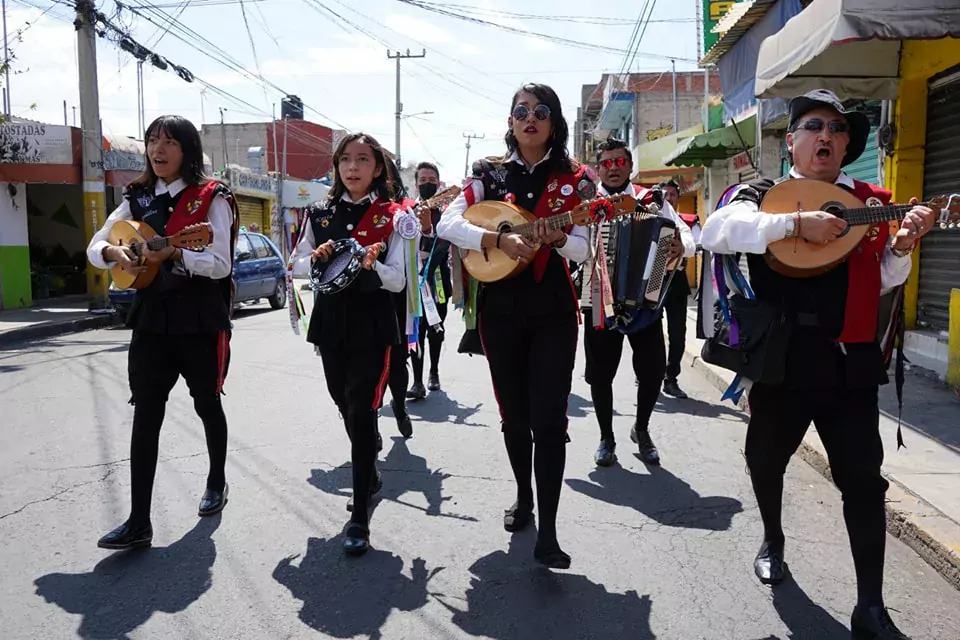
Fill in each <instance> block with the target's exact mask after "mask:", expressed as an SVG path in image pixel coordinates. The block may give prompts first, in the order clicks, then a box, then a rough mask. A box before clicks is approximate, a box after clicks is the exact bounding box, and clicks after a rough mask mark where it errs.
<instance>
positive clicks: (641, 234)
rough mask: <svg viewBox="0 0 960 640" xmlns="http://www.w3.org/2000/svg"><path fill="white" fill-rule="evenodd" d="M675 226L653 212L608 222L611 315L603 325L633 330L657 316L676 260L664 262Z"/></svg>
mask: <svg viewBox="0 0 960 640" xmlns="http://www.w3.org/2000/svg"><path fill="white" fill-rule="evenodd" d="M676 233H677V225H676V224H675V223H674V222H673V220H670V219H668V218H664V217H662V216H659V215H657V214H656V213H646V212H644V213H641V212H637V213H633V214H630V215H626V216H620V217H619V218H617V219H615V220H613V221H611V222H610V232H609V237H608V240H607V259H608V261H609V263H610V264H611V265H612V269H611V271H610V286H611V289H612V294H613V315H612V316H608V317H607V318H606V320H607V324H608V325H609V326H611V327H613V328H614V329H616V330H617V331H620V332H621V333H626V334H630V333H634V332H636V331H639V330H640V329H643V328H645V327H647V326H649V325H651V324H653V323H654V322H656V321H657V320H659V318H660V311H661V309H662V307H663V301H664V298H665V297H666V294H667V289H668V288H669V286H670V282H671V280H672V279H673V275H674V273H676V268H677V267H678V266H679V260H674V261H672V262H669V263H668V260H667V249H668V247H669V245H670V241H671V240H672V239H673V238H674V237H676Z"/></svg>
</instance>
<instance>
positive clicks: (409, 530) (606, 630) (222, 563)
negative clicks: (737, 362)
mask: <svg viewBox="0 0 960 640" xmlns="http://www.w3.org/2000/svg"><path fill="white" fill-rule="evenodd" d="M458 315H459V314H454V313H452V314H451V318H452V319H453V320H452V321H451V322H450V325H451V327H450V332H451V340H450V343H449V344H448V345H447V347H446V349H445V352H444V354H443V361H442V368H441V376H442V379H443V383H444V391H443V392H440V393H436V394H433V395H431V396H430V397H429V398H428V399H427V400H426V401H424V402H422V403H419V404H417V405H412V407H411V413H412V414H414V415H415V416H416V421H415V434H414V437H413V439H411V440H409V441H407V442H404V441H403V440H402V439H399V437H398V434H397V433H396V429H395V423H394V421H393V418H392V416H391V415H390V413H389V409H387V410H386V412H385V415H384V416H383V417H382V418H381V430H382V432H383V434H384V437H385V447H384V451H383V453H382V455H381V460H382V463H381V468H382V470H383V473H384V490H383V493H382V499H381V500H380V502H379V504H378V506H377V508H376V511H375V513H374V516H373V521H372V529H373V534H372V542H373V544H374V546H375V550H373V551H372V552H371V553H369V554H367V555H366V556H365V557H363V558H360V559H347V558H344V557H343V555H342V553H341V550H340V537H339V536H340V532H341V529H342V527H343V525H344V523H345V522H346V520H347V515H348V514H347V512H346V510H345V504H346V501H347V495H348V494H349V486H350V469H349V464H348V460H349V448H348V443H347V439H346V436H345V434H344V432H343V426H342V423H341V421H340V420H339V418H338V416H337V413H336V410H335V408H334V406H333V404H332V403H331V402H330V400H329V398H328V397H327V394H326V390H325V386H324V382H323V373H322V370H321V367H320V360H319V358H317V357H316V356H315V355H314V354H313V353H312V350H311V349H310V348H309V347H308V345H307V344H306V343H304V342H303V340H302V337H299V338H298V337H296V336H294V335H293V333H292V332H291V330H290V327H289V323H288V317H287V315H286V312H285V311H276V312H271V311H268V310H265V309H258V308H254V309H250V310H247V311H244V312H242V313H240V315H239V317H238V318H237V321H236V330H235V334H234V340H233V353H234V355H233V364H232V368H231V372H230V377H229V378H228V380H227V387H226V390H227V394H228V395H227V396H226V397H225V400H224V402H225V406H226V410H227V416H228V420H229V424H230V430H231V435H230V453H229V457H228V461H227V478H228V482H229V483H230V486H231V493H230V502H229V505H228V506H227V508H226V510H225V511H224V512H223V514H222V517H219V518H213V519H198V518H197V516H196V508H197V503H198V501H199V498H200V495H201V493H202V490H203V485H204V478H205V476H206V466H207V461H206V450H205V445H204V440H203V431H202V428H201V426H200V423H199V421H198V419H197V418H196V416H195V414H194V413H193V408H192V402H191V401H190V398H189V395H188V394H187V392H186V388H185V387H184V386H183V384H182V383H181V384H180V385H178V387H177V388H176V390H175V391H174V394H173V396H172V398H171V401H170V404H169V405H168V409H167V417H166V423H165V425H164V432H163V435H162V438H161V461H160V465H159V469H158V473H157V482H156V487H155V494H154V508H153V525H154V531H155V538H154V545H155V546H154V547H153V548H152V549H150V550H147V551H140V552H132V553H117V554H110V553H107V552H104V551H101V550H99V549H97V548H96V540H97V538H98V537H99V536H100V535H102V534H103V533H104V532H106V531H108V530H109V529H111V528H113V527H114V526H116V525H117V524H119V523H120V522H122V521H123V520H124V518H125V517H126V513H127V509H128V505H129V502H128V500H129V498H128V491H129V473H128V462H127V458H128V447H129V431H130V420H131V417H132V407H130V406H129V405H128V404H127V400H128V399H129V392H128V389H127V385H126V359H127V355H126V350H127V342H128V340H129V334H128V332H127V331H125V330H123V329H114V330H102V331H95V332H89V333H83V334H76V335H72V336H66V337H62V338H57V339H51V340H48V341H45V342H39V343H35V344H33V345H30V346H28V347H26V348H22V347H21V348H7V349H5V350H0V442H2V447H0V478H2V479H0V543H2V547H0V548H2V564H0V637H2V638H5V639H19V638H44V639H46V638H68V637H73V636H80V637H85V638H122V637H135V638H191V639H193V638H230V639H239V638H257V639H264V638H301V637H333V638H354V637H356V638H388V639H394V638H398V639H400V638H418V639H419V638H472V637H480V638H494V639H503V640H507V639H511V640H512V639H524V640H526V639H541V638H542V639H547V638H549V639H560V640H567V639H574V638H577V639H593V638H597V639H601V638H602V639H606V638H631V639H646V638H661V639H667V640H674V639H676V640H695V639H700V638H704V639H710V640H713V639H727V638H730V639H735V640H768V639H772V638H780V639H786V638H798V639H816V640H827V639H831V638H848V637H849V631H848V630H847V629H848V625H849V616H850V612H851V610H852V609H853V606H854V604H855V597H856V596H855V586H854V575H853V565H852V562H851V559H850V554H849V549H848V543H847V538H846V533H845V531H844V527H843V521H842V515H841V503H840V497H839V494H838V492H837V491H836V490H835V489H834V487H833V486H832V485H831V484H829V483H828V482H827V481H825V480H824V479H823V478H822V477H821V476H820V475H819V474H817V473H816V472H815V471H813V470H812V469H810V468H809V467H807V466H806V465H805V464H804V463H803V462H802V461H800V460H799V459H797V460H795V461H794V463H793V464H792V465H791V467H790V470H789V472H788V477H787V482H786V495H785V500H784V502H785V507H784V509H785V517H784V522H785V526H786V529H787V536H788V547H787V554H788V556H787V559H788V563H789V564H790V567H791V570H792V572H793V576H794V579H793V580H791V581H789V582H788V583H786V584H784V585H782V586H781V587H778V588H776V589H772V590H771V589H770V588H767V587H763V586H762V585H760V584H758V583H757V581H756V579H755V578H754V576H753V571H752V567H751V562H752V559H753V555H754V553H755V552H756V549H757V546H758V544H759V540H760V534H761V527H760V522H759V517H758V514H757V511H756V507H755V505H754V502H753V498H752V495H751V490H750V483H749V478H748V477H747V475H746V472H745V465H744V460H743V457H742V447H743V436H744V430H745V425H744V421H743V416H742V415H741V414H740V413H739V412H738V411H736V410H734V409H732V408H730V406H729V405H720V404H718V400H719V398H718V396H719V394H718V393H717V392H716V390H715V389H714V388H712V387H710V386H708V385H707V384H706V382H705V381H703V380H702V379H700V378H699V377H698V376H697V374H695V373H691V372H684V374H683V375H682V376H681V384H682V386H683V387H684V388H685V389H686V390H687V391H688V392H689V393H690V394H691V396H692V399H690V400H687V401H677V400H674V399H671V398H666V397H664V398H662V401H661V404H660V405H659V406H658V407H657V413H656V415H655V417H654V422H653V426H652V433H653V435H654V438H655V440H656V442H657V444H658V446H659V447H660V451H661V455H662V457H663V462H664V464H663V467H662V468H659V469H655V468H654V469H648V468H646V467H645V466H644V465H643V464H642V463H641V462H640V461H639V460H638V459H636V457H634V455H633V452H634V449H633V448H632V446H631V445H630V442H629V438H628V431H629V427H630V424H631V418H630V414H631V413H632V412H633V400H632V397H633V394H634V386H633V379H632V375H630V373H629V372H628V368H627V366H626V365H627V362H628V360H627V358H624V363H623V364H624V366H623V367H622V368H621V375H620V376H619V378H618V379H617V382H616V396H617V403H618V404H617V408H618V410H619V411H620V412H621V414H622V415H620V416H619V417H617V418H616V430H617V436H618V438H619V441H620V451H619V454H620V465H618V466H616V467H614V468H610V469H603V470H597V469H595V468H594V465H593V462H592V456H593V452H594V449H595V447H596V445H597V441H598V431H597V427H596V423H595V421H594V417H593V412H592V408H591V406H590V402H589V392H588V390H587V387H586V385H585V383H584V382H583V380H582V377H581V374H582V369H583V367H582V360H581V362H580V363H579V364H578V368H577V375H576V377H575V381H574V395H573V397H572V398H571V402H570V415H571V427H570V434H571V437H572V439H573V441H572V442H571V443H570V445H569V449H568V463H567V472H566V486H565V487H564V493H563V497H562V500H561V510H560V519H559V535H560V541H561V543H562V544H563V546H564V548H565V549H566V550H567V551H568V552H569V553H570V554H571V555H572V556H573V566H572V567H571V569H570V570H569V571H563V572H550V571H547V570H545V569H542V568H540V567H538V566H537V565H536V564H535V563H534V562H533V559H532V550H533V543H534V538H535V534H534V533H533V532H525V533H522V534H518V535H515V536H513V537H512V538H511V537H510V535H509V534H507V533H506V532H504V531H503V528H502V524H501V518H502V510H503V509H504V508H506V507H507V506H509V504H510V503H511V502H512V501H513V497H514V495H513V482H512V480H511V479H510V471H509V466H508V464H507V459H506V455H505V452H504V451H503V446H502V441H501V437H500V433H499V425H498V414H497V410H496V405H495V403H494V400H493V393H492V391H491V386H490V382H489V377H488V372H487V368H486V364H485V362H484V361H483V360H482V359H478V358H470V357H467V356H461V355H458V354H457V353H456V350H455V345H456V340H457V339H458V338H459V333H460V325H461V323H460V322H459V321H458ZM887 445H888V450H892V449H893V446H894V445H893V443H887ZM886 598H887V604H888V605H889V606H890V607H892V608H894V609H896V610H897V612H895V613H893V616H894V618H895V619H896V620H897V622H898V623H899V624H900V626H901V628H902V629H903V630H904V631H905V632H907V633H910V634H912V635H913V637H914V638H917V639H920V638H923V639H928V640H957V639H960V593H958V592H957V591H955V590H953V589H952V588H951V587H950V586H949V585H948V584H947V583H946V582H944V581H943V580H942V579H941V578H940V577H939V576H938V575H937V574H936V573H935V572H934V571H933V570H932V569H931V568H930V567H929V566H927V565H926V564H925V563H924V562H923V561H922V560H920V558H919V557H917V556H916V555H915V554H914V553H913V552H912V551H911V550H910V549H908V548H907V547H905V546H903V545H902V544H901V543H900V542H898V541H897V540H895V539H893V538H889V539H888V550H887V570H886Z"/></svg>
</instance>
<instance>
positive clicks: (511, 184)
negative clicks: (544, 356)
mask: <svg viewBox="0 0 960 640" xmlns="http://www.w3.org/2000/svg"><path fill="white" fill-rule="evenodd" d="M473 177H474V178H477V179H480V180H482V181H483V191H484V198H485V199H486V200H500V201H501V202H503V201H507V195H508V194H512V200H513V203H514V204H516V205H517V206H518V207H521V208H523V209H526V210H527V211H530V212H533V211H534V210H535V209H536V208H537V203H538V202H539V200H540V198H541V197H546V189H547V184H548V183H549V181H550V180H551V177H552V176H551V172H550V170H549V169H548V167H547V166H546V164H541V165H539V166H537V167H534V169H533V171H532V172H531V171H528V170H527V168H526V167H525V166H523V165H521V164H518V163H516V162H505V163H502V164H500V163H494V162H491V161H490V160H478V161H477V162H475V163H474V164H473ZM478 307H479V309H480V312H481V313H499V314H513V313H520V314H523V315H527V316H535V315H543V314H551V313H563V312H567V311H576V310H577V298H576V291H575V289H574V287H573V282H572V281H571V280H570V275H569V271H568V267H567V265H566V264H565V258H564V257H563V256H561V255H560V254H559V253H557V252H556V251H551V252H550V258H549V259H548V261H547V266H546V269H545V270H544V273H543V279H542V280H541V281H540V282H537V281H536V278H535V277H534V266H533V265H532V264H531V265H530V266H529V267H527V268H526V269H524V270H523V271H522V272H521V273H520V274H519V275H517V276H515V277H513V278H508V279H506V280H499V281H497V282H489V283H484V284H482V285H481V289H480V294H479V299H478Z"/></svg>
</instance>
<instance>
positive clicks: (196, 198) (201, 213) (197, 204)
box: [167, 180, 220, 236]
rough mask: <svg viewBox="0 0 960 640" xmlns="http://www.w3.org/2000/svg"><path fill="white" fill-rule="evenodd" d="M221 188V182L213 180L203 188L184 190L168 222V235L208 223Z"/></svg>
mask: <svg viewBox="0 0 960 640" xmlns="http://www.w3.org/2000/svg"><path fill="white" fill-rule="evenodd" d="M219 186H220V183H219V182H215V181H212V180H211V181H210V182H207V183H206V184H204V185H202V186H199V187H187V188H186V189H184V190H183V194H182V195H181V196H180V199H179V200H178V201H177V206H176V208H174V210H173V213H172V214H171V215H170V219H169V220H167V235H168V236H171V235H173V234H175V233H177V232H178V231H180V230H182V229H183V228H184V227H188V226H190V225H191V224H197V223H198V222H204V221H206V219H207V214H208V213H209V212H210V204H211V203H212V202H213V199H214V197H216V195H217V194H216V191H217V188H218V187H219Z"/></svg>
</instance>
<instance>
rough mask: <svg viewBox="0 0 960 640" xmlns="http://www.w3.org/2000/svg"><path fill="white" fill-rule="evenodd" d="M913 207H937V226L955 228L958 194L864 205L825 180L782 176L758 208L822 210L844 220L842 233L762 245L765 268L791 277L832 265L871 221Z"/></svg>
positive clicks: (959, 206) (853, 245)
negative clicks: (827, 237)
mask: <svg viewBox="0 0 960 640" xmlns="http://www.w3.org/2000/svg"><path fill="white" fill-rule="evenodd" d="M915 206H925V207H929V208H931V209H933V210H934V211H936V212H938V214H939V217H938V219H937V223H936V224H939V226H940V228H942V229H947V228H949V229H955V228H956V226H957V223H958V221H960V194H954V195H950V196H940V197H936V198H931V199H930V201H929V202H919V203H917V204H916V205H913V204H896V205H886V206H874V207H869V206H864V203H863V202H861V201H860V199H859V198H857V197H856V196H855V195H853V194H852V193H850V192H849V191H847V190H846V189H843V188H841V187H838V186H837V185H835V184H831V183H829V182H823V181H820V180H809V179H795V180H785V181H783V182H781V183H780V184H777V185H775V186H774V187H773V188H771V189H770V190H769V191H768V192H767V195H765V196H764V198H763V205H762V207H763V212H764V213H767V214H771V215H789V214H793V213H797V212H798V211H799V212H804V211H825V212H827V213H830V214H833V215H835V216H837V217H838V218H843V219H844V220H845V221H846V222H847V227H846V229H845V230H844V232H843V233H842V234H841V235H839V236H838V237H837V239H836V240H831V241H830V242H828V243H826V244H815V243H812V242H809V241H807V240H806V239H804V238H801V237H799V236H796V237H791V238H784V239H783V240H778V241H777V242H772V243H770V244H769V245H768V246H767V252H766V254H765V255H764V259H765V260H766V262H767V264H768V265H769V266H770V268H771V269H773V270H774V271H776V272H777V273H779V274H780V275H784V276H789V277H792V278H809V277H812V276H817V275H820V274H822V273H826V272H827V271H829V270H831V269H833V268H834V267H835V266H837V265H838V264H840V263H841V262H843V261H844V260H845V259H846V257H847V256H848V255H849V254H850V252H852V251H853V250H854V249H856V247H857V245H858V244H860V240H862V239H863V236H864V235H865V234H866V233H867V231H869V230H870V228H871V227H872V226H873V225H876V224H882V223H887V222H892V221H899V220H902V219H903V217H904V215H905V214H906V213H907V212H908V211H910V210H911V209H913V208H914V207H915Z"/></svg>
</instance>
